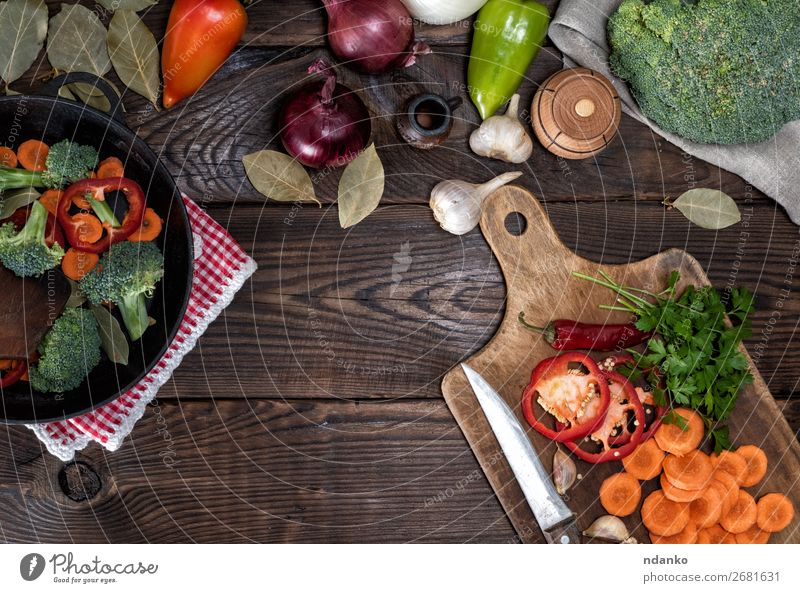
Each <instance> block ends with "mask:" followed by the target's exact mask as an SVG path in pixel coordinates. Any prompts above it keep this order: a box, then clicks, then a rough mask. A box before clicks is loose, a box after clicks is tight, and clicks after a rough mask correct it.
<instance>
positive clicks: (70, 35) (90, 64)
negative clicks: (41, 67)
mask: <svg viewBox="0 0 800 593" xmlns="http://www.w3.org/2000/svg"><path fill="white" fill-rule="evenodd" d="M106 35H107V34H106V28H105V27H104V26H103V23H101V22H100V19H99V18H98V17H97V14H95V13H94V11H92V10H89V9H88V8H86V7H85V6H81V5H80V4H72V5H67V4H62V5H61V11H60V12H59V13H58V14H57V15H55V16H54V17H53V18H51V19H50V31H49V33H48V35H47V59H48V60H50V65H51V66H53V68H55V69H57V70H61V71H62V72H89V73H91V74H97V76H103V75H104V74H105V73H106V72H108V71H109V70H110V69H111V60H109V58H108V49H107V47H106Z"/></svg>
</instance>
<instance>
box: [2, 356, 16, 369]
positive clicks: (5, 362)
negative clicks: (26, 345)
mask: <svg viewBox="0 0 800 593" xmlns="http://www.w3.org/2000/svg"><path fill="white" fill-rule="evenodd" d="M13 364H14V359H13V358H1V359H0V371H7V370H8V369H10V368H11V366H12V365H13Z"/></svg>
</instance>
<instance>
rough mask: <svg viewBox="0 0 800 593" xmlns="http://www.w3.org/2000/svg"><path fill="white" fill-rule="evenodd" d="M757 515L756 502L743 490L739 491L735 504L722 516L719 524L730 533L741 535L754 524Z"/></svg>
mask: <svg viewBox="0 0 800 593" xmlns="http://www.w3.org/2000/svg"><path fill="white" fill-rule="evenodd" d="M757 514H758V511H757V510H756V501H755V500H753V497H752V496H750V494H748V493H747V492H745V491H744V490H739V495H738V497H737V499H736V502H735V503H734V505H733V506H732V507H731V508H730V510H729V511H728V512H727V513H725V514H724V515H722V517H721V518H720V520H719V524H720V525H722V527H723V528H724V529H725V530H726V531H730V532H731V533H742V532H743V531H747V530H748V529H750V528H751V527H752V526H753V525H754V524H755V522H756V516H757Z"/></svg>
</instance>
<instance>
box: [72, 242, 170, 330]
mask: <svg viewBox="0 0 800 593" xmlns="http://www.w3.org/2000/svg"><path fill="white" fill-rule="evenodd" d="M163 275H164V258H163V256H162V255H161V251H159V249H158V247H156V246H155V244H153V243H149V242H140V243H134V242H131V241H124V242H122V243H116V244H114V245H112V246H111V249H109V250H108V251H107V252H106V253H105V254H103V257H102V258H100V262H99V263H98V265H97V266H96V267H95V268H94V270H92V271H91V272H90V273H88V274H87V275H86V276H84V277H83V279H82V280H81V282H80V288H81V291H82V292H83V294H85V295H86V298H87V299H88V300H89V302H90V303H92V304H94V305H99V304H101V303H104V302H112V303H114V304H115V305H117V307H119V311H120V313H121V314H122V320H123V321H124V322H125V327H126V329H127V330H128V335H129V336H130V338H131V340H134V341H135V340H138V339H139V338H141V337H142V334H143V333H144V332H145V330H146V329H147V328H148V326H149V325H150V319H149V317H148V316H147V308H146V306H145V298H146V297H148V296H150V295H152V293H153V290H155V287H156V283H157V282H158V281H159V280H160V279H161V277H162V276H163Z"/></svg>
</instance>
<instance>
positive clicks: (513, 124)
mask: <svg viewBox="0 0 800 593" xmlns="http://www.w3.org/2000/svg"><path fill="white" fill-rule="evenodd" d="M519 100H520V97H519V95H514V96H513V97H512V98H511V103H509V105H508V109H507V110H506V112H505V114H503V115H493V116H492V117H490V118H488V119H487V120H485V121H484V122H483V123H482V124H481V126H480V127H479V128H478V129H477V130H475V131H474V132H473V133H472V134H471V135H470V137H469V146H470V148H471V149H472V152H474V153H475V154H477V155H479V156H485V157H489V158H492V159H498V160H501V161H505V162H507V163H517V164H518V163H524V162H525V161H527V160H528V159H529V158H530V157H531V154H533V140H531V137H530V136H529V135H528V132H526V131H525V127H524V126H523V125H522V122H521V121H520V120H519V117H518V115H517V112H518V110H519Z"/></svg>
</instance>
